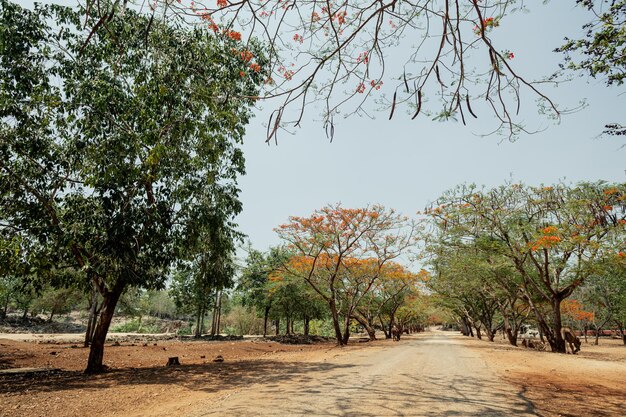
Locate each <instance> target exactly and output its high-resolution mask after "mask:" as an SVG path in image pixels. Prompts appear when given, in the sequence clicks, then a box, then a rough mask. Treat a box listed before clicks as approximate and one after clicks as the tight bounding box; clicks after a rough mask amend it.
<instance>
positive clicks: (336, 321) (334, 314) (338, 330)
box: [328, 300, 345, 346]
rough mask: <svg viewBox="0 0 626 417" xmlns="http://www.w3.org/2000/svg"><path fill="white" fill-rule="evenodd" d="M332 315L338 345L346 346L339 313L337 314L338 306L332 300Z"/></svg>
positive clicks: (330, 304) (330, 303)
mask: <svg viewBox="0 0 626 417" xmlns="http://www.w3.org/2000/svg"><path fill="white" fill-rule="evenodd" d="M328 304H329V306H330V313H331V316H332V319H333V328H334V329H335V338H336V339H337V343H338V344H339V346H343V345H345V343H344V342H343V335H342V334H341V327H340V325H339V313H338V312H337V306H336V305H335V302H334V300H331V301H330V302H329V303H328Z"/></svg>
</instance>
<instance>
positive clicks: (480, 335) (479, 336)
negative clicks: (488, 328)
mask: <svg viewBox="0 0 626 417" xmlns="http://www.w3.org/2000/svg"><path fill="white" fill-rule="evenodd" d="M474 328H475V329H476V337H477V338H478V339H480V340H482V338H483V336H482V334H480V326H476V325H474Z"/></svg>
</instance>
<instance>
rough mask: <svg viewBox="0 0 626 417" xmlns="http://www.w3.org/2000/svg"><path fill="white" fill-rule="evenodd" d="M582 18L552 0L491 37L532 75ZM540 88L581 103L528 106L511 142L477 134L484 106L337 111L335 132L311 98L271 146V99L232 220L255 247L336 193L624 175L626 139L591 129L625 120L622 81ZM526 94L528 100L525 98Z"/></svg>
mask: <svg viewBox="0 0 626 417" xmlns="http://www.w3.org/2000/svg"><path fill="white" fill-rule="evenodd" d="M588 18H589V15H588V14H587V13H586V12H585V11H583V10H581V9H580V8H576V7H574V1H558V2H556V1H553V2H550V3H548V4H547V5H536V6H532V10H531V12H530V13H528V14H517V15H513V16H511V17H510V18H507V19H503V21H502V25H501V27H499V28H497V30H498V32H497V33H496V32H495V31H494V32H493V33H492V34H491V37H492V38H494V39H495V40H496V41H497V42H498V44H499V45H506V47H507V49H509V50H511V51H514V52H515V59H514V61H512V62H513V63H514V65H515V68H516V69H518V70H519V72H520V73H522V74H527V75H529V76H530V78H532V76H537V77H539V76H541V75H549V74H551V73H553V72H554V71H556V70H557V68H558V63H559V62H560V60H561V58H562V57H561V56H560V55H559V54H556V53H554V52H552V51H553V49H554V48H556V47H558V46H560V45H561V44H562V43H563V42H562V40H563V38H564V37H565V36H570V37H577V36H578V37H580V36H581V34H582V30H581V26H582V24H583V23H584V22H585V21H586V19H588ZM547 91H548V92H549V95H550V97H551V98H553V99H554V100H555V101H557V102H558V103H559V104H562V105H565V106H571V107H575V106H576V105H577V104H578V103H579V102H580V101H581V100H586V103H587V107H586V108H584V109H583V110H581V111H579V112H576V113H574V114H571V115H567V116H564V117H563V118H562V119H561V121H560V123H559V124H554V123H552V122H550V121H546V120H545V119H540V118H539V117H538V116H529V117H528V118H527V119H526V120H525V124H526V125H527V126H529V127H531V128H532V127H539V128H545V130H544V131H542V132H541V133H536V134H532V135H522V136H520V137H519V138H518V139H517V140H516V141H515V142H509V141H507V140H504V141H503V140H502V138H501V137H498V136H487V137H483V136H481V135H480V134H482V133H485V132H486V130H487V128H486V126H487V125H490V124H491V123H493V120H489V117H490V116H489V115H484V116H481V118H480V119H478V120H477V121H475V122H473V123H472V124H471V126H468V127H464V126H463V125H462V124H461V123H460V122H459V123H456V122H443V123H440V122H433V121H431V120H430V119H429V118H427V117H418V118H417V119H415V120H410V116H408V115H406V114H404V113H397V114H396V115H395V116H394V118H393V120H392V121H389V120H388V113H387V112H384V113H380V114H377V115H376V116H377V117H376V120H370V119H368V118H359V117H353V118H350V119H347V120H341V121H338V122H337V124H336V131H335V137H334V140H333V142H332V143H330V142H329V140H328V139H327V137H326V134H325V132H324V129H323V127H322V125H321V123H318V122H315V121H314V119H318V118H319V116H318V114H316V112H315V110H314V109H313V110H310V111H309V112H308V113H307V119H308V120H309V121H307V122H305V123H304V124H303V126H302V128H300V129H297V130H295V133H294V134H293V135H287V134H282V136H280V137H279V140H278V145H274V144H272V145H270V146H268V145H267V144H266V143H265V135H266V127H265V124H264V123H265V122H267V115H268V110H269V109H270V108H271V105H270V104H267V105H266V108H265V110H263V111H258V112H257V117H256V118H255V119H254V120H253V121H252V123H251V124H250V126H249V127H248V131H247V135H246V138H245V145H244V152H245V157H246V171H247V175H246V176H244V177H243V178H241V180H240V181H239V185H240V188H241V190H242V194H241V198H242V201H243V204H244V210H243V213H242V214H240V215H239V217H238V218H237V222H238V223H239V225H240V228H241V231H242V232H244V233H245V234H247V235H248V238H249V240H250V242H251V243H252V245H253V247H255V248H256V249H260V250H265V249H267V248H268V247H269V246H270V245H276V244H279V243H280V241H279V239H278V238H277V236H276V234H275V233H274V232H273V228H275V227H276V226H278V225H279V224H282V223H286V222H287V221H288V218H289V216H293V215H298V216H304V215H309V214H311V213H312V212H313V211H314V210H315V209H318V208H321V207H323V206H325V205H327V204H332V203H337V202H340V203H341V204H342V205H343V206H344V207H363V206H365V205H368V204H383V205H384V206H386V207H390V208H394V209H396V210H398V211H399V212H401V213H403V214H405V215H408V216H413V215H415V213H416V211H419V210H423V209H424V207H425V206H426V205H427V204H428V203H430V202H432V201H433V200H436V199H437V198H438V197H439V196H440V195H441V194H442V193H443V192H444V191H445V190H447V189H450V188H453V187H454V186H456V185H458V184H461V183H475V184H478V185H484V186H487V187H491V186H497V185H501V184H503V183H504V182H506V181H507V180H509V179H514V180H515V181H521V182H524V183H526V184H529V185H540V184H553V183H556V182H559V181H565V182H568V183H576V182H579V181H597V180H606V181H610V182H624V181H625V180H626V175H625V173H626V170H625V169H626V163H625V162H626V147H625V148H621V147H622V145H624V144H626V140H625V139H623V138H620V139H618V138H610V137H598V136H599V134H600V133H601V132H602V130H603V126H604V124H605V123H607V122H624V121H625V120H624V116H625V114H624V113H625V112H624V109H626V94H624V92H626V89H624V88H621V89H620V88H618V87H611V88H607V87H605V84H604V82H603V81H602V80H600V79H598V80H594V79H590V78H589V77H587V76H586V75H585V76H584V77H576V78H575V79H574V80H573V81H571V82H568V83H563V84H560V85H559V86H558V87H557V88H555V89H552V90H547ZM526 105H527V106H529V107H530V106H532V105H533V102H532V100H529V101H528V102H527V103H526Z"/></svg>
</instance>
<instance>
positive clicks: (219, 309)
mask: <svg viewBox="0 0 626 417" xmlns="http://www.w3.org/2000/svg"><path fill="white" fill-rule="evenodd" d="M221 323H222V292H221V291H220V292H219V293H218V297H217V334H218V335H219V334H220V325H221Z"/></svg>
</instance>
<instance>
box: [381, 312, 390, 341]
mask: <svg viewBox="0 0 626 417" xmlns="http://www.w3.org/2000/svg"><path fill="white" fill-rule="evenodd" d="M378 320H379V321H380V326H381V327H382V328H383V333H384V334H385V339H391V331H390V332H387V328H386V327H385V323H384V322H383V318H382V317H381V316H380V315H379V316H378ZM390 330H391V329H390Z"/></svg>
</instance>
